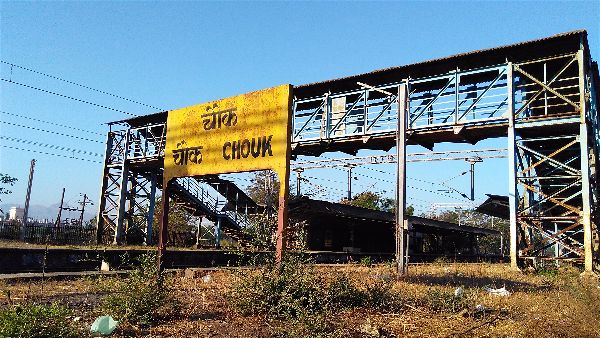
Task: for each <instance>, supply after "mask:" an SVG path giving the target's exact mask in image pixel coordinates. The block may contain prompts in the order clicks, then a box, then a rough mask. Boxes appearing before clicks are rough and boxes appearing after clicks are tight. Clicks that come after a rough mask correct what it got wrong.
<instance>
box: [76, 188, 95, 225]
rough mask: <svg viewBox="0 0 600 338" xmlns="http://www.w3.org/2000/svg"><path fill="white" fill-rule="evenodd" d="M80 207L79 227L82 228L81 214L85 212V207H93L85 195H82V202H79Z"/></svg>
mask: <svg viewBox="0 0 600 338" xmlns="http://www.w3.org/2000/svg"><path fill="white" fill-rule="evenodd" d="M79 204H80V205H81V215H80V216H79V225H80V226H82V227H83V212H84V211H85V205H86V204H90V205H94V203H92V201H91V200H90V199H88V198H87V195H86V194H83V202H79Z"/></svg>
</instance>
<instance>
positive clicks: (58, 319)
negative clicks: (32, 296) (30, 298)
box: [0, 304, 80, 338]
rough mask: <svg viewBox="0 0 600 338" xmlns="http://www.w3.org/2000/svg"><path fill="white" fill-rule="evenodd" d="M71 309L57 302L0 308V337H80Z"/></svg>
mask: <svg viewBox="0 0 600 338" xmlns="http://www.w3.org/2000/svg"><path fill="white" fill-rule="evenodd" d="M69 316H71V311H70V310H69V309H67V308H65V307H62V306H60V305H57V304H52V305H37V304H26V305H15V306H10V307H8V308H5V309H2V310H0V337H22V338H54V337H66V338H72V337H80V333H79V331H77V328H76V327H75V325H74V323H73V321H71V320H70V319H69Z"/></svg>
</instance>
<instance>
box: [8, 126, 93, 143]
mask: <svg viewBox="0 0 600 338" xmlns="http://www.w3.org/2000/svg"><path fill="white" fill-rule="evenodd" d="M0 123H4V124H8V125H11V126H15V127H21V128H27V129H31V130H37V131H43V132H45V133H50V134H55V135H59V136H66V137H71V138H75V139H78V140H84V141H89V142H95V143H101V144H103V143H104V142H102V141H98V140H94V139H90V138H86V137H81V136H75V135H70V134H65V133H59V132H55V131H51V130H46V129H41V128H36V127H31V126H26V125H23V124H18V123H12V122H8V121H0Z"/></svg>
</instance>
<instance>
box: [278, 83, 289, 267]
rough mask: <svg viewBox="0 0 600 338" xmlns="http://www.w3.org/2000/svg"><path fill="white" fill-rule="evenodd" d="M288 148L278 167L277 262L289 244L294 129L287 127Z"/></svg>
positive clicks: (279, 262)
mask: <svg viewBox="0 0 600 338" xmlns="http://www.w3.org/2000/svg"><path fill="white" fill-rule="evenodd" d="M292 104H293V100H292V95H289V96H288V116H287V118H288V121H287V125H288V126H291V125H292V115H293V114H292ZM286 132H287V135H286V139H287V142H286V143H287V149H286V152H285V168H278V170H277V171H276V172H277V175H279V209H278V210H277V234H276V238H277V242H276V243H275V262H276V264H277V265H279V264H281V261H282V260H283V251H284V250H285V249H286V246H287V227H288V197H289V194H290V161H291V157H292V129H290V128H288V129H287V131H286Z"/></svg>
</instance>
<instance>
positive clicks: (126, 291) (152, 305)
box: [102, 253, 178, 324]
mask: <svg viewBox="0 0 600 338" xmlns="http://www.w3.org/2000/svg"><path fill="white" fill-rule="evenodd" d="M137 261H138V265H137V267H136V268H135V270H133V271H132V272H131V273H130V275H129V277H128V278H124V279H122V280H117V281H115V282H114V284H111V285H110V286H109V288H110V289H111V290H110V291H111V292H112V293H111V294H109V295H108V296H107V297H106V299H105V300H104V302H103V304H102V309H103V310H104V312H105V313H108V314H110V315H111V316H113V317H114V318H115V319H117V320H119V321H123V322H127V323H131V324H151V323H152V322H153V321H154V320H156V319H158V318H159V317H161V316H166V315H169V314H172V313H173V312H174V310H175V309H176V308H177V305H178V303H177V302H176V300H175V298H174V297H173V296H172V294H173V293H172V292H171V287H170V283H169V282H168V281H166V280H165V276H164V274H162V273H159V271H158V267H157V266H156V255H155V254H154V253H148V254H144V255H142V256H140V257H138V258H137Z"/></svg>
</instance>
